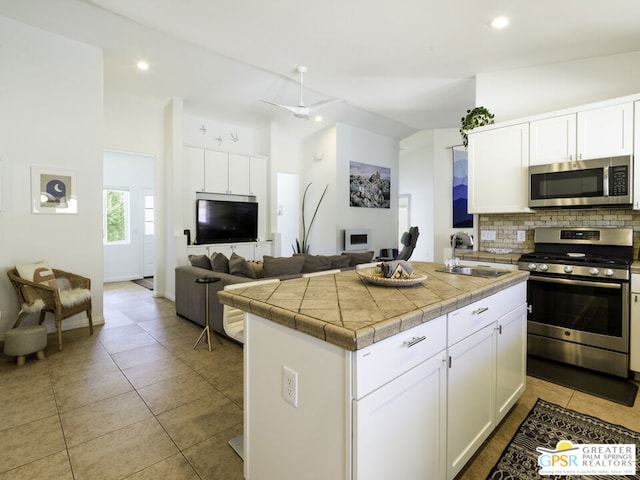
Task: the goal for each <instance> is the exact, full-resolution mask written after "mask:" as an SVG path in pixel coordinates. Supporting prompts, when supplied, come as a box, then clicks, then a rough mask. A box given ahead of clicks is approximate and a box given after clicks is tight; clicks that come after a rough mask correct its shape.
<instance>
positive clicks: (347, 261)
mask: <svg viewBox="0 0 640 480" xmlns="http://www.w3.org/2000/svg"><path fill="white" fill-rule="evenodd" d="M329 259H330V260H331V268H347V267H349V266H350V265H351V257H350V256H349V255H331V256H330V257H329Z"/></svg>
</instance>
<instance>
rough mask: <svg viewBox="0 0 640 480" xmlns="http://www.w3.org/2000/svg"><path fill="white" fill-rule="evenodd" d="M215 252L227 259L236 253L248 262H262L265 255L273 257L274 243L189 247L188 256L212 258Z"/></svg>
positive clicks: (218, 244) (236, 243)
mask: <svg viewBox="0 0 640 480" xmlns="http://www.w3.org/2000/svg"><path fill="white" fill-rule="evenodd" d="M213 252H220V253H222V254H224V255H225V256H226V257H227V258H229V257H231V255H232V254H233V253H235V254H236V255H240V256H241V257H243V258H245V259H247V260H254V261H262V257H264V256H265V255H273V242H271V241H263V242H260V241H258V242H233V243H207V244H202V245H187V255H206V256H207V257H210V256H211V255H212V254H213Z"/></svg>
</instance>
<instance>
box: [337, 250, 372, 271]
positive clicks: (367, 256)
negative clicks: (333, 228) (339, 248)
mask: <svg viewBox="0 0 640 480" xmlns="http://www.w3.org/2000/svg"><path fill="white" fill-rule="evenodd" d="M373 253H374V252H373V250H372V251H369V252H349V253H343V255H345V256H346V255H348V256H350V257H351V263H350V265H351V266H352V267H355V266H356V265H360V264H361V263H369V262H371V261H372V260H373Z"/></svg>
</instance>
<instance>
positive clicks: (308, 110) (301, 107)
mask: <svg viewBox="0 0 640 480" xmlns="http://www.w3.org/2000/svg"><path fill="white" fill-rule="evenodd" d="M307 70H308V69H307V67H303V66H302V65H301V66H299V67H298V68H297V69H296V71H297V72H298V73H299V74H300V102H299V103H298V106H297V107H293V106H289V105H282V104H280V103H274V102H270V101H268V100H262V101H263V102H264V103H268V104H269V105H275V106H276V107H280V108H284V109H286V110H289V111H290V112H293V114H294V115H295V116H296V117H297V118H302V119H303V120H309V115H311V114H312V113H313V112H315V111H316V110H319V109H320V108H322V107H326V106H327V105H330V104H332V103H337V102H341V101H342V100H340V99H338V98H329V99H327V100H322V101H320V102H316V103H313V104H311V105H305V104H304V99H303V91H304V74H305V73H307Z"/></svg>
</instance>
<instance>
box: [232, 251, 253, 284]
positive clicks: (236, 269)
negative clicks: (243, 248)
mask: <svg viewBox="0 0 640 480" xmlns="http://www.w3.org/2000/svg"><path fill="white" fill-rule="evenodd" d="M229 273H230V274H231V275H238V276H240V277H246V278H257V277H256V272H255V270H254V269H253V268H251V265H249V262H247V261H246V260H245V258H244V257H241V256H240V255H238V254H236V253H235V252H234V253H232V254H231V258H230V259H229Z"/></svg>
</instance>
